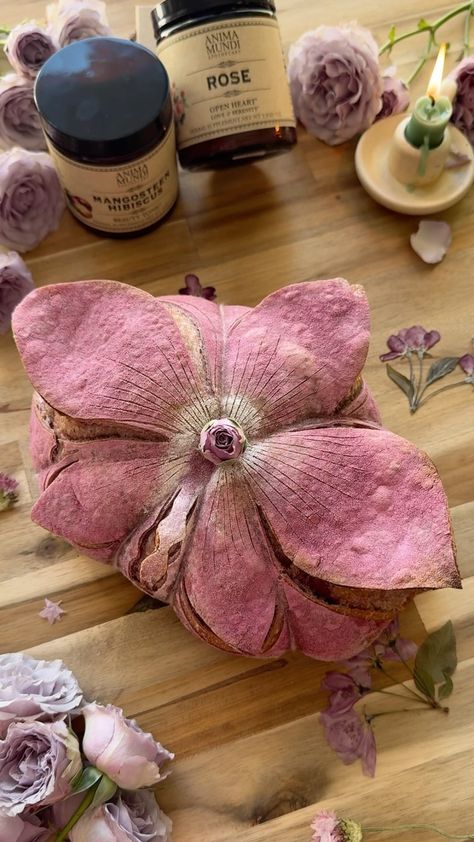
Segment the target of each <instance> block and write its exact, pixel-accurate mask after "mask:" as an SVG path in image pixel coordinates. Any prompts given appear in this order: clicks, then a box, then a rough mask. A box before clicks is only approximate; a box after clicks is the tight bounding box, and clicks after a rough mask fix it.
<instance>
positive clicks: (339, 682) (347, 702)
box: [321, 671, 362, 715]
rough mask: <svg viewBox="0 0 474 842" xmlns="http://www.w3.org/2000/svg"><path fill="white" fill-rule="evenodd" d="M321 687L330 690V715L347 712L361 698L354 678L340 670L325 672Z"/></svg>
mask: <svg viewBox="0 0 474 842" xmlns="http://www.w3.org/2000/svg"><path fill="white" fill-rule="evenodd" d="M321 687H324V689H325V690H329V691H330V694H331V695H330V697H329V708H328V711H329V712H330V713H331V715H336V714H343V713H348V711H350V710H352V708H353V707H354V705H355V703H356V702H358V701H359V699H361V698H362V693H361V690H360V689H359V687H358V686H357V684H356V682H355V680H354V678H352V676H350V675H346V674H344V673H342V672H335V671H331V672H327V673H326V675H325V676H324V678H323V680H322V682H321Z"/></svg>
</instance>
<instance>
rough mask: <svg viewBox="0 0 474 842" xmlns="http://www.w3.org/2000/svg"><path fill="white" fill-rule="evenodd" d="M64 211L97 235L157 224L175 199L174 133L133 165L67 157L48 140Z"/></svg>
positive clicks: (167, 135)
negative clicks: (59, 183) (95, 163)
mask: <svg viewBox="0 0 474 842" xmlns="http://www.w3.org/2000/svg"><path fill="white" fill-rule="evenodd" d="M48 147H49V151H50V153H51V157H52V159H53V161H54V165H55V167H56V169H57V171H58V175H59V178H60V180H61V182H62V185H63V187H64V191H65V193H66V200H67V204H68V207H69V210H70V211H71V213H72V214H74V216H75V217H77V219H80V220H81V222H83V223H84V224H85V225H88V226H89V227H90V228H96V229H97V230H98V231H105V232H107V231H110V232H123V233H128V232H133V231H140V230H141V229H143V228H147V227H148V226H149V225H153V224H154V223H155V222H158V221H159V220H160V219H161V218H162V217H163V216H165V214H166V213H167V212H168V211H169V210H170V209H171V208H172V206H173V204H174V203H175V201H176V197H177V195H178V168H177V163H176V141H175V129H174V125H173V124H171V126H170V128H169V130H168V132H167V134H166V136H165V138H164V140H163V141H162V143H160V144H159V146H157V147H155V149H152V151H151V152H149V153H148V154H147V155H143V156H142V157H140V158H137V159H136V160H134V161H129V162H127V163H125V164H118V165H114V166H105V165H94V164H83V163H80V162H78V161H73V160H71V158H66V157H65V156H64V155H62V154H61V153H60V152H59V151H58V150H57V149H56V148H55V147H54V146H53V144H52V143H51V142H50V141H48Z"/></svg>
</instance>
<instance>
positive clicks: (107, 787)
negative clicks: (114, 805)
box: [91, 775, 117, 807]
mask: <svg viewBox="0 0 474 842" xmlns="http://www.w3.org/2000/svg"><path fill="white" fill-rule="evenodd" d="M116 792H117V784H116V783H114V781H111V780H110V778H109V777H108V776H107V775H102V778H101V780H100V783H99V785H98V787H97V789H96V791H95V795H94V800H93V802H92V805H91V806H92V807H97V806H100V804H105V803H106V802H107V801H110V800H111V798H113V797H114V795H115V793H116Z"/></svg>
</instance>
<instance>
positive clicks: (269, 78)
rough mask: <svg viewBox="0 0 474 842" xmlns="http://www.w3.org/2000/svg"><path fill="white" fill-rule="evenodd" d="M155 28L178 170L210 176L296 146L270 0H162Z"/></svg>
mask: <svg viewBox="0 0 474 842" xmlns="http://www.w3.org/2000/svg"><path fill="white" fill-rule="evenodd" d="M152 20H153V27H154V31H155V37H156V42H157V54H158V56H159V58H160V59H161V61H162V62H163V64H164V65H165V67H166V69H167V71H168V75H169V77H170V82H171V92H172V98H173V106H174V112H175V118H176V129H177V145H178V152H179V159H180V162H181V164H182V165H183V167H189V168H191V169H193V168H198V167H202V168H207V169H212V168H215V167H218V166H222V165H226V164H230V163H232V162H235V161H239V160H245V159H251V158H258V157H263V156H265V155H270V154H275V153H277V152H283V151H286V150H288V149H289V148H291V147H292V146H293V145H294V144H295V143H296V121H295V117H294V112H293V106H292V102H291V95H290V90H289V85H288V80H287V75H286V68H285V61H284V57H283V50H282V45H281V39H280V31H279V28H278V23H277V20H276V16H275V4H274V2H273V0H163V2H161V3H158V5H157V6H156V8H155V9H153V10H152Z"/></svg>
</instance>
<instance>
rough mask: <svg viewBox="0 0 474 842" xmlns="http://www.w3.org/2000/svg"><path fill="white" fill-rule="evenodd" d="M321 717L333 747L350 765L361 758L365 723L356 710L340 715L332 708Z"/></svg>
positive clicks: (346, 763)
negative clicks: (333, 711)
mask: <svg viewBox="0 0 474 842" xmlns="http://www.w3.org/2000/svg"><path fill="white" fill-rule="evenodd" d="M320 719H321V722H322V725H323V728H324V734H325V737H326V740H327V741H328V743H329V745H330V746H331V748H332V749H333V750H334V751H335V752H336V754H337V756H338V757H339V758H340V759H341V760H342V762H343V763H344V764H345V765H346V766H348V765H349V764H351V763H354V762H355V761H356V760H359V758H360V757H361V753H362V743H363V739H364V723H363V722H362V719H361V718H360V716H359V715H358V714H357V713H356V712H355V710H349V711H347V713H344V714H341V715H338V714H334V713H332V711H331V710H330V709H327V710H324V711H322V713H321V714H320Z"/></svg>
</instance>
